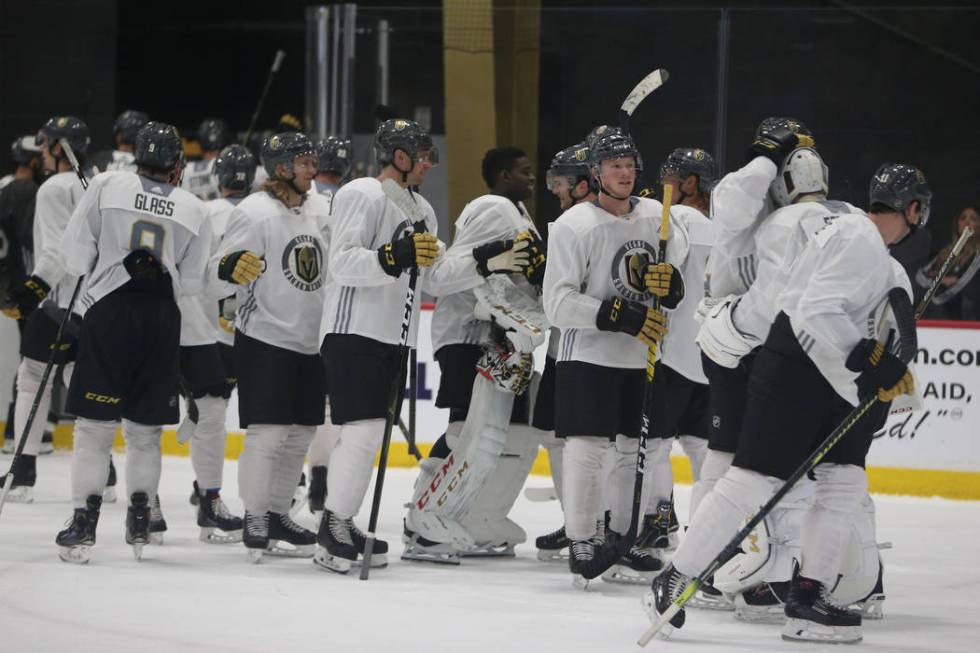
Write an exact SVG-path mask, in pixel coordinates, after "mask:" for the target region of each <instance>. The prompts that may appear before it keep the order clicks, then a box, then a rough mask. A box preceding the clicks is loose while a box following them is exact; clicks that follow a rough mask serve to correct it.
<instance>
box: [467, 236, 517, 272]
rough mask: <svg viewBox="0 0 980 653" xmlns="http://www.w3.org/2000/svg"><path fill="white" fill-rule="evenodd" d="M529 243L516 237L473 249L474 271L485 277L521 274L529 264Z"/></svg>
mask: <svg viewBox="0 0 980 653" xmlns="http://www.w3.org/2000/svg"><path fill="white" fill-rule="evenodd" d="M530 246H531V241H529V240H528V239H527V238H520V237H518V238H517V239H515V240H497V241H494V242H491V243H486V244H485V245H480V246H479V247H474V248H473V258H474V259H475V260H476V269H477V270H479V271H480V274H482V275H483V276H485V277H488V276H490V275H491V274H512V273H516V272H521V273H523V272H524V270H525V269H526V268H527V267H528V266H529V265H530V264H531V252H530V250H529V248H530Z"/></svg>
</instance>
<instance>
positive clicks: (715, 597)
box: [684, 582, 782, 623]
mask: <svg viewBox="0 0 980 653" xmlns="http://www.w3.org/2000/svg"><path fill="white" fill-rule="evenodd" d="M684 607H685V608H697V609H699V610H719V611H722V612H731V611H732V610H734V609H735V604H733V603H732V600H731V598H729V596H728V595H727V594H725V593H724V592H722V591H721V590H719V589H718V588H717V587H715V586H714V585H712V584H711V583H710V582H705V583H704V584H703V585H701V587H699V588H698V591H697V592H695V593H694V596H692V597H691V598H690V599H689V600H688V602H687V603H685V604H684ZM779 623H782V621H780V622H779Z"/></svg>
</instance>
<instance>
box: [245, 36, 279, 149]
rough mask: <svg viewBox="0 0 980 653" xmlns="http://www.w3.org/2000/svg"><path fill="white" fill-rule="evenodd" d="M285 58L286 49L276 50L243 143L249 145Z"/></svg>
mask: <svg viewBox="0 0 980 653" xmlns="http://www.w3.org/2000/svg"><path fill="white" fill-rule="evenodd" d="M285 58H286V51H285V50H276V58H275V59H273V60H272V68H270V69H269V76H268V77H266V78H265V88H263V89H262V95H260V96H259V101H258V104H256V105H255V113H253V114H252V120H251V121H250V122H249V123H248V129H247V130H245V138H243V139H242V145H245V146H247V145H248V139H249V137H251V136H252V132H253V131H254V130H255V123H257V122H258V121H259V114H260V113H261V112H262V107H263V105H265V98H266V96H267V95H268V94H269V89H270V88H271V87H272V80H273V78H275V76H276V73H278V72H279V68H281V67H282V60H283V59H285Z"/></svg>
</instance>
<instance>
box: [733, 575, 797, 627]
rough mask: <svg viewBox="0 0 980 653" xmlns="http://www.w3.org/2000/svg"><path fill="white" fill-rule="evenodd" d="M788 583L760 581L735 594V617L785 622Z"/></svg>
mask: <svg viewBox="0 0 980 653" xmlns="http://www.w3.org/2000/svg"><path fill="white" fill-rule="evenodd" d="M788 592H789V583H788V582H786V581H783V582H781V583H762V584H761V585H756V586H755V587H753V588H751V589H747V590H745V591H744V592H742V593H741V594H736V595H735V600H734V603H735V618H736V619H738V620H739V621H748V622H751V623H760V624H783V623H786V614H785V603H786V594H787V593H788Z"/></svg>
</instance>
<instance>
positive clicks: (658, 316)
mask: <svg viewBox="0 0 980 653" xmlns="http://www.w3.org/2000/svg"><path fill="white" fill-rule="evenodd" d="M595 325H596V328H598V329H599V330H600V331H618V332H620V333H627V334H629V335H631V336H633V337H634V338H638V339H639V340H641V341H642V342H643V343H645V344H646V345H647V346H653V345H655V344H657V343H659V342H660V341H661V340H663V339H664V336H665V335H666V334H667V316H665V315H664V314H663V313H661V312H660V311H659V310H657V309H655V308H650V307H648V306H644V305H643V304H641V303H640V302H630V301H625V300H623V299H621V298H619V297H617V298H615V299H607V300H606V301H604V302H602V305H601V306H599V312H598V313H597V314H596V318H595Z"/></svg>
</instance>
